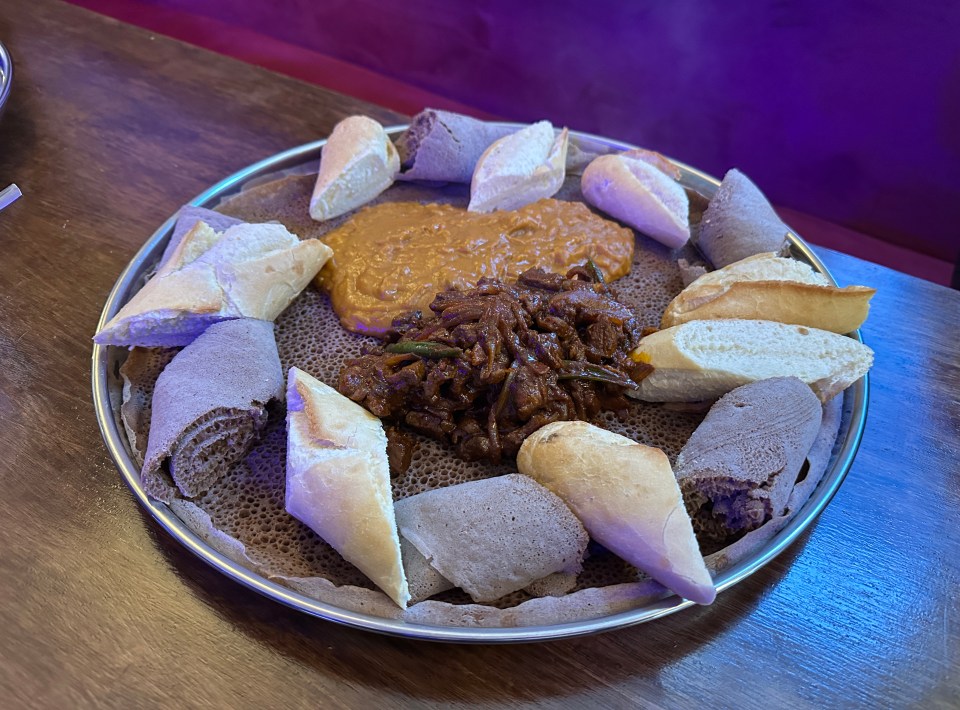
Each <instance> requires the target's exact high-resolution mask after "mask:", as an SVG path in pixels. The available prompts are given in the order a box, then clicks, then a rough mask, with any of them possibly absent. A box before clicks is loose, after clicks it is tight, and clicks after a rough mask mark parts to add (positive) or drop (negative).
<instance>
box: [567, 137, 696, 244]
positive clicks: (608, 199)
mask: <svg viewBox="0 0 960 710" xmlns="http://www.w3.org/2000/svg"><path fill="white" fill-rule="evenodd" d="M664 160H665V159H664V158H663V157H662V156H659V155H658V154H656V153H653V154H651V155H646V153H637V152H632V153H618V154H614V155H601V156H600V157H599V158H597V159H596V160H594V161H593V162H592V163H590V165H588V166H587V169H586V170H584V171H583V177H582V178H580V191H581V192H582V193H583V199H585V200H586V201H587V202H588V203H589V204H591V205H593V206H594V207H596V208H597V209H598V210H600V211H601V212H605V213H606V214H608V215H610V216H611V217H613V218H615V219H618V220H620V221H621V222H623V223H624V224H628V225H630V226H631V227H633V228H634V229H636V230H637V231H639V232H642V233H643V234H646V235H647V236H648V237H652V238H653V239H656V240H657V241H658V242H660V243H661V244H665V245H666V246H668V247H670V248H671V249H676V248H679V247H682V246H683V245H684V244H686V243H687V241H688V240H689V239H690V203H689V200H688V199H687V193H686V191H685V190H684V189H683V187H682V186H681V185H680V183H678V182H677V181H676V180H675V179H674V178H673V177H672V176H671V175H668V174H667V173H665V172H663V171H662V170H661V169H660V168H659V167H658V165H660V164H661V161H664Z"/></svg>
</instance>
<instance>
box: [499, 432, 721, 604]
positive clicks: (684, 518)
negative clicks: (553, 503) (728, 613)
mask: <svg viewBox="0 0 960 710" xmlns="http://www.w3.org/2000/svg"><path fill="white" fill-rule="evenodd" d="M517 466H518V468H519V469H520V472H521V473H523V474H526V475H528V476H530V477H532V478H533V479H535V480H536V481H537V482H538V483H540V484H541V485H543V486H544V487H546V488H547V489H549V490H551V491H553V492H554V493H556V494H557V495H558V496H559V497H560V498H561V500H563V501H564V502H565V503H566V504H567V505H568V506H569V507H570V509H571V510H572V511H573V513H574V515H576V516H577V517H578V518H579V519H580V522H582V523H583V526H584V527H585V528H586V529H587V532H589V533H590V537H592V538H593V539H594V540H596V541H597V542H599V543H600V544H601V545H603V546H604V547H606V548H607V549H609V550H610V551H611V552H613V553H615V554H616V555H618V556H619V557H621V558H623V559H624V560H626V561H627V562H629V563H630V564H632V565H634V566H636V567H637V568H639V569H641V570H643V571H644V572H646V573H647V574H649V575H650V576H651V577H653V578H654V579H655V580H657V581H658V582H660V584H662V585H664V586H665V587H667V588H668V589H671V590H673V591H674V592H676V593H677V594H679V595H680V596H682V597H684V598H685V599H690V600H692V601H695V602H697V603H698V604H710V603H711V602H713V600H714V598H715V597H716V588H715V587H714V585H713V580H712V579H711V578H710V573H709V572H708V571H707V567H706V565H705V564H704V561H703V557H702V556H701V554H700V547H699V545H698V544H697V539H696V537H695V536H694V534H693V525H692V524H691V522H690V516H689V515H688V514H687V510H686V508H685V507H684V504H683V499H682V497H681V495H680V487H679V485H677V481H676V478H675V477H674V475H673V471H672V470H671V468H670V460H669V459H668V458H667V455H666V454H664V453H663V452H662V451H660V450H659V449H655V448H652V447H649V446H644V445H642V444H638V443H637V442H635V441H632V440H631V439H628V438H626V437H624V436H620V435H619V434H615V433H613V432H610V431H607V430H605V429H601V428H599V427H596V426H593V425H592V424H589V423H587V422H581V421H569V422H554V423H553V424H548V425H547V426H545V427H542V428H541V429H538V430H537V431H535V432H534V433H533V434H531V435H530V436H528V437H527V439H526V440H525V441H524V442H523V445H522V446H521V447H520V452H519V453H518V454H517Z"/></svg>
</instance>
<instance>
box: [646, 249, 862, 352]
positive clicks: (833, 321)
mask: <svg viewBox="0 0 960 710" xmlns="http://www.w3.org/2000/svg"><path fill="white" fill-rule="evenodd" d="M875 293H876V289H872V288H867V287H866V286H847V287H846V288H838V287H836V286H832V285H830V283H829V282H828V281H827V279H826V278H825V277H824V276H822V275H821V274H819V273H817V272H815V271H814V270H813V269H812V268H811V267H810V266H808V265H807V264H804V263H803V262H800V261H797V260H795V259H790V258H786V257H780V256H777V255H776V254H774V253H772V252H771V253H762V254H757V255H755V256H751V257H747V258H746V259H741V260H740V261H737V262H734V263H733V264H729V265H728V266H725V267H723V268H722V269H718V270H717V271H713V272H710V273H708V274H704V275H703V276H701V277H700V278H698V279H696V280H695V281H694V282H693V283H691V284H690V285H689V286H687V287H686V288H685V289H683V291H681V292H680V293H679V294H678V295H677V296H676V298H674V299H673V300H672V301H671V302H670V304H669V305H668V306H667V308H666V310H665V311H664V313H663V319H662V320H661V323H660V327H661V328H670V327H672V326H675V325H680V324H681V323H688V322H690V321H693V320H716V319H723V318H741V319H747V320H771V321H778V322H780V323H791V324H795V325H805V326H809V327H811V328H818V329H820V330H829V331H831V332H833V333H850V332H852V331H854V330H856V329H857V328H859V327H860V326H861V325H863V322H864V321H865V320H866V319H867V314H868V313H869V311H870V299H871V298H872V297H873V295H874V294H875Z"/></svg>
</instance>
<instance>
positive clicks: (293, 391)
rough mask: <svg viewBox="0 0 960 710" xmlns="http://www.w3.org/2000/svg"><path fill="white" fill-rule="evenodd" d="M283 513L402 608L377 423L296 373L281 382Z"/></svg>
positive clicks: (403, 587) (405, 592) (404, 597)
mask: <svg viewBox="0 0 960 710" xmlns="http://www.w3.org/2000/svg"><path fill="white" fill-rule="evenodd" d="M286 508H287V512H288V513H290V515H292V516H293V517H295V518H297V519H298V520H300V521H301V522H302V523H304V524H305V525H307V526H308V527H309V528H310V529H312V530H313V531H314V532H315V533H317V535H319V536H320V537H321V538H323V539H324V540H325V541H326V542H327V543H328V544H329V545H330V546H331V547H333V548H334V549H335V550H336V551H337V552H339V553H340V555H341V556H342V557H343V558H344V559H345V560H346V561H347V562H350V563H351V564H353V565H355V566H356V567H357V568H358V569H359V570H360V571H361V572H363V573H364V574H365V575H367V577H369V578H370V580H371V581H372V582H373V583H374V584H376V585H377V586H378V587H380V589H382V590H383V591H384V592H386V594H387V595H388V596H389V597H390V598H391V599H393V601H395V602H396V603H397V604H398V605H399V606H400V607H401V608H404V609H405V608H406V606H407V603H408V602H409V601H410V591H409V589H408V587H407V578H406V576H405V575H404V572H403V563H402V562H401V555H400V537H399V535H398V533H397V522H396V517H395V515H394V509H393V496H392V493H391V490H390V469H389V465H388V463H387V435H386V434H385V433H384V430H383V425H382V424H381V423H380V420H379V419H377V418H376V417H375V416H373V415H372V414H370V412H368V411H367V410H366V409H364V408H363V407H361V406H360V405H359V404H356V403H354V402H352V401H350V400H349V399H347V398H346V397H344V396H343V395H341V394H340V393H339V392H337V391H336V390H335V389H333V388H332V387H329V386H327V385H325V384H324V383H322V382H320V381H319V380H317V379H315V378H314V377H311V376H310V375H308V374H307V373H306V372H304V371H303V370H300V369H298V368H296V367H291V368H290V371H289V374H288V377H287V488H286Z"/></svg>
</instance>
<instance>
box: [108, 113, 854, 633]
mask: <svg viewBox="0 0 960 710" xmlns="http://www.w3.org/2000/svg"><path fill="white" fill-rule="evenodd" d="M511 125H513V124H511ZM514 127H515V128H520V127H521V126H520V125H518V124H517V125H514ZM405 128H406V126H393V127H391V128H389V129H387V132H388V133H390V134H392V135H395V134H397V133H399V132H401V131H402V130H404V129H405ZM570 137H571V139H572V140H577V141H578V142H579V143H580V144H581V145H584V144H587V145H589V144H593V145H594V146H597V147H600V148H604V147H605V148H608V149H610V148H612V149H618V150H626V149H629V148H633V147H635V146H631V145H628V144H625V143H621V142H619V141H612V140H609V139H605V138H600V137H598V136H592V135H590V134H586V133H579V132H574V131H571V132H570ZM325 143H326V141H325V140H321V141H317V142H315V143H308V144H306V145H302V146H300V147H298V148H293V149H291V150H288V151H285V152H283V153H279V154H278V155H275V156H272V157H270V158H267V159H266V160H262V161H260V162H259V163H256V164H254V165H251V166H249V167H247V168H245V169H244V170H241V171H240V172H238V173H235V174H234V175H231V176H230V177H228V178H225V179H224V180H221V181H220V182H219V183H217V184H216V185H213V186H212V187H211V188H209V189H208V190H206V191H205V192H203V193H201V194H200V195H198V196H197V197H195V198H194V199H193V200H191V201H190V204H191V205H197V206H200V207H214V206H216V205H217V204H218V203H219V201H220V200H221V198H223V197H226V196H228V195H232V194H235V193H236V192H238V191H239V190H240V189H241V187H242V186H243V185H244V184H246V183H248V182H250V181H251V180H256V179H258V178H263V177H264V176H266V175H272V174H275V173H277V172H278V171H283V170H289V169H294V168H296V167H297V166H302V165H303V164H305V163H309V162H311V161H317V159H318V158H319V156H320V149H321V148H322V147H323V145H324V144H325ZM677 165H678V166H679V167H680V169H681V173H682V178H681V182H682V184H683V185H684V186H685V187H687V188H689V189H691V190H693V191H695V192H697V193H699V194H700V195H702V196H704V197H707V198H709V197H712V196H713V194H714V193H715V192H716V190H717V187H718V186H719V184H720V183H719V181H718V180H717V179H716V178H714V177H711V176H709V175H707V174H705V173H702V172H700V171H699V170H696V169H694V168H691V167H689V166H687V165H684V164H682V163H677ZM175 219H176V216H175V215H174V216H172V217H170V218H169V219H168V220H167V221H166V222H164V224H163V225H161V227H160V228H159V229H158V230H157V231H156V232H154V234H153V236H152V237H150V239H148V240H147V242H146V244H144V245H143V247H142V248H141V249H140V251H139V252H138V253H137V254H136V256H134V257H133V259H132V260H131V261H130V263H129V264H128V265H127V268H126V269H125V270H124V271H123V273H121V274H120V277H119V278H118V279H117V282H116V284H115V285H114V287H113V290H112V291H111V293H110V295H109V297H108V298H107V302H106V304H105V306H104V308H103V312H102V314H101V316H100V322H99V324H98V325H97V330H99V329H101V328H102V327H103V326H104V325H105V324H106V322H107V321H108V320H109V319H110V318H112V317H113V315H114V314H115V313H116V312H117V311H118V310H119V309H120V307H121V306H122V305H123V304H124V303H126V301H127V300H129V299H130V297H131V296H132V295H133V294H134V293H135V292H136V291H137V289H138V287H139V286H140V285H141V284H142V280H143V278H144V275H145V273H146V272H147V271H148V270H149V268H150V267H151V266H152V265H153V264H155V263H156V262H157V260H158V259H159V258H160V255H161V254H162V253H163V250H164V247H165V246H166V244H167V242H168V240H169V238H170V234H171V233H172V231H173V225H174V222H175ZM789 239H790V246H791V249H792V252H793V255H794V256H795V257H796V258H798V259H801V260H803V261H806V262H807V263H809V264H810V265H811V266H813V267H814V268H815V269H816V270H817V271H819V272H821V273H823V274H824V275H826V276H827V278H828V279H829V280H830V281H831V283H833V284H834V285H836V281H834V279H833V277H832V276H831V275H830V273H829V271H827V268H826V267H825V266H824V265H823V262H821V261H820V260H819V259H818V258H817V256H816V255H815V254H814V253H813V251H812V250H811V249H810V248H809V247H808V246H807V244H806V243H805V242H804V241H803V240H802V239H801V238H800V237H799V236H797V235H795V234H790V235H789ZM852 336H853V337H854V338H856V339H857V340H860V341H861V342H862V340H861V338H860V333H859V331H857V332H856V333H853V334H852ZM125 352H126V351H125V350H124V349H123V348H115V347H107V346H103V345H94V347H93V383H92V384H93V400H94V407H95V409H96V414H97V420H98V422H99V424H100V431H101V432H102V434H103V438H104V442H105V443H106V445H107V450H108V451H109V453H110V456H111V457H112V458H113V461H114V463H116V465H117V468H118V469H119V470H120V473H121V475H122V476H123V479H124V480H125V481H126V483H127V485H128V486H129V487H130V489H131V491H133V494H134V495H135V496H136V498H137V500H139V501H140V504H141V505H143V507H144V508H145V509H146V510H147V511H148V512H149V513H150V515H152V516H153V517H154V519H156V520H157V522H159V523H160V525H161V526H163V527H164V528H165V529H166V530H167V532H169V533H170V534H171V535H172V536H173V537H174V538H176V539H177V540H178V541H179V542H180V543H181V544H182V545H183V546H184V547H186V548H187V549H188V550H189V551H190V552H192V553H193V554H195V555H196V556H197V557H199V558H200V559H202V560H203V561H204V562H206V563H207V564H209V565H210V566H212V567H214V568H215V569H217V570H219V571H220V572H222V573H223V574H224V575H226V576H227V577H229V578H231V579H233V580H235V581H237V582H239V583H240V584H242V585H244V586H246V587H248V588H250V589H252V590H254V591H256V592H259V593H260V594H263V595H264V596H266V597H269V598H270V599H273V600H274V601H277V602H280V603H281V604H285V605H287V606H289V607H292V608H294V609H298V610H299V611H302V612H304V613H306V614H310V615H312V616H316V617H320V618H322V619H326V620H328V621H333V622H336V623H340V624H344V625H346V626H351V627H354V628H360V629H366V630H368V631H374V632H379V633H383V634H391V635H396V636H403V637H407V638H414V639H423V640H430V641H453V642H460V643H511V642H512V643H516V642H529V641H545V640H548V639H558V638H567V637H573V636H583V635H586V634H594V633H598V632H601V631H609V630H611V629H617V628H623V627H626V626H632V625H634V624H639V623H642V622H647V621H652V620H654V619H658V618H660V617H663V616H667V615H669V614H673V613H675V612H678V611H681V610H683V609H686V608H688V607H690V606H692V605H693V602H690V601H686V600H683V599H680V598H679V597H677V596H671V597H668V598H666V599H663V600H661V601H658V602H655V603H651V604H647V605H645V606H642V607H638V608H636V609H631V610H629V611H625V612H621V613H616V614H610V615H607V616H602V617H600V618H594V619H585V620H581V621H575V622H570V623H565V624H553V625H545V626H521V627H511V628H503V627H499V628H473V627H444V626H431V625H420V624H413V623H409V622H404V621H398V620H393V619H384V618H381V617H377V616H371V615H369V614H363V613H358V612H353V611H348V610H346V609H342V608H339V607H336V606H333V605H332V604H328V603H325V602H320V601H317V600H316V599H311V598H309V597H306V596H304V595H303V594H300V593H298V592H295V591H293V590H292V589H288V588H286V587H283V586H280V585H279V584H277V583H275V582H272V581H270V580H268V579H265V578H264V577H262V576H260V575H258V574H256V573H255V572H253V571H251V570H249V569H247V568H246V567H244V566H243V565H240V564H238V563H236V562H234V561H233V560H231V559H228V558H227V557H225V556H223V555H222V554H220V553H219V552H217V551H216V550H214V549H213V548H212V547H211V546H210V545H209V544H207V543H206V542H205V541H204V540H202V539H201V538H200V537H199V536H198V535H197V534H196V533H194V532H193V530H191V529H190V528H189V527H187V525H186V524H185V523H184V522H183V521H182V520H181V519H180V518H179V517H177V516H176V515H175V514H174V512H173V511H172V510H171V509H170V508H169V507H168V506H167V505H166V504H164V503H161V502H159V501H156V500H154V499H152V498H149V497H148V496H147V494H146V493H145V492H144V490H143V487H142V486H141V485H140V472H139V470H138V468H137V466H136V465H135V464H134V462H133V457H132V453H131V450H130V444H129V442H128V441H127V437H126V434H125V433H124V429H123V425H122V424H121V423H120V420H119V411H118V410H119V403H120V399H121V396H122V395H121V389H122V383H121V382H120V379H119V377H118V376H117V375H116V372H117V368H118V367H119V364H120V362H121V359H122V357H123V356H124V355H125ZM868 382H869V380H868V377H867V376H864V377H863V378H861V379H860V380H859V381H857V382H856V383H854V385H853V386H852V387H850V388H849V389H848V390H847V391H846V392H845V393H844V395H843V420H842V424H841V428H840V433H839V436H838V440H837V444H836V446H835V449H834V454H833V457H832V459H831V461H830V463H829V465H828V467H827V471H826V473H825V474H824V477H823V479H822V480H821V481H820V484H819V485H818V486H817V489H816V490H815V491H814V493H813V494H812V495H811V497H810V499H809V500H808V501H807V503H806V504H805V505H804V506H803V507H802V508H801V509H800V510H799V511H798V512H797V514H796V516H795V517H794V518H793V520H791V521H790V523H789V524H788V525H787V526H786V527H785V528H784V529H783V530H781V531H780V532H779V533H777V534H776V535H774V536H773V538H772V539H771V540H769V541H768V542H766V543H764V544H763V545H762V546H760V547H759V548H758V549H757V550H755V551H754V552H753V553H752V554H750V555H748V556H747V557H746V558H745V559H743V560H741V561H740V562H738V563H736V564H734V565H733V566H731V567H729V568H727V569H725V570H723V571H722V572H721V573H720V574H719V575H717V577H716V578H715V579H714V582H715V584H716V586H717V589H718V591H721V592H722V591H724V590H725V589H728V588H729V587H732V586H733V585H735V584H737V583H739V582H741V581H743V580H744V579H745V578H747V577H749V576H750V575H751V574H753V573H754V572H756V571H757V570H759V569H760V568H761V567H763V566H764V565H766V564H768V563H769V562H770V561H771V560H773V559H774V558H775V557H776V556H777V555H779V554H780V553H782V552H783V551H784V550H785V549H786V548H788V547H789V546H790V545H791V544H792V543H793V542H794V541H795V540H796V539H797V538H798V537H799V536H800V534H801V533H802V532H803V531H804V530H805V529H806V528H808V527H809V526H810V525H811V524H812V523H813V522H814V520H816V518H817V516H818V515H819V514H820V513H821V512H822V511H823V509H824V508H825V507H826V506H827V504H828V503H829V502H830V500H831V499H832V498H833V496H834V494H835V493H836V492H837V490H838V489H839V488H840V484H841V483H843V479H844V478H845V476H846V475H847V472H848V471H849V470H850V466H851V465H852V464H853V459H854V456H855V455H856V452H857V448H858V447H859V445H860V439H861V437H862V436H863V430H864V427H865V425H866V416H867V402H868V399H869V384H868ZM716 603H717V604H722V603H723V596H720V597H719V599H718V600H717V602H716Z"/></svg>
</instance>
